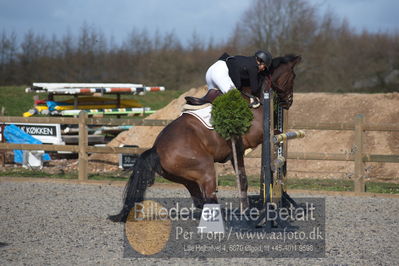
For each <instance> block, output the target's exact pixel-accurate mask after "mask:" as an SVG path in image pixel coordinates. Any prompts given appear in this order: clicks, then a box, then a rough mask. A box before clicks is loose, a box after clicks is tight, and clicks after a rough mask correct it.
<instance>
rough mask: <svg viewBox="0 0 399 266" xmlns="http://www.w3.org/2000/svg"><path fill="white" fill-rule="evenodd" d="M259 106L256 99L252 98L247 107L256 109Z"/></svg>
mask: <svg viewBox="0 0 399 266" xmlns="http://www.w3.org/2000/svg"><path fill="white" fill-rule="evenodd" d="M259 106H260V100H259V98H258V97H256V96H253V97H251V98H250V99H249V107H251V108H258V107H259Z"/></svg>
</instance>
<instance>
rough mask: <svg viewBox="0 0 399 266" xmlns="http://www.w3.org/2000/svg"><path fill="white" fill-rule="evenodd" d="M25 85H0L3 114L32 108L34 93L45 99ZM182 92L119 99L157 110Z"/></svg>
mask: <svg viewBox="0 0 399 266" xmlns="http://www.w3.org/2000/svg"><path fill="white" fill-rule="evenodd" d="M26 87H29V86H24V87H20V86H18V87H15V86H14V87H0V108H1V107H4V108H5V112H4V115H5V116H22V114H23V113H24V112H27V111H28V110H29V109H32V108H33V96H34V95H38V96H39V99H41V100H46V99H47V94H45V93H37V94H35V93H26V92H25V88H26ZM184 92H185V91H183V90H166V91H160V92H148V93H146V94H145V95H122V96H121V99H122V100H123V99H126V100H127V99H134V100H137V101H138V102H140V103H141V104H142V105H143V106H145V107H151V109H152V110H158V109H160V108H162V107H164V106H166V105H167V104H168V103H169V102H170V101H172V100H173V99H175V98H177V97H179V96H180V95H181V94H183V93H184ZM104 97H107V98H115V99H116V96H115V95H112V94H110V95H105V96H104ZM68 99H73V96H64V95H62V96H61V95H58V96H55V100H56V101H63V100H68Z"/></svg>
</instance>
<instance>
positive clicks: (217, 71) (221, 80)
mask: <svg viewBox="0 0 399 266" xmlns="http://www.w3.org/2000/svg"><path fill="white" fill-rule="evenodd" d="M205 79H206V84H207V85H208V90H210V89H220V90H221V91H222V92H223V93H226V92H228V91H229V90H231V89H232V88H235V87H236V86H235V85H234V83H233V81H232V80H231V78H230V76H229V69H228V68H227V64H226V62H225V61H222V60H218V61H217V62H216V63H214V64H213V65H211V66H210V67H209V68H208V71H207V72H206V75H205Z"/></svg>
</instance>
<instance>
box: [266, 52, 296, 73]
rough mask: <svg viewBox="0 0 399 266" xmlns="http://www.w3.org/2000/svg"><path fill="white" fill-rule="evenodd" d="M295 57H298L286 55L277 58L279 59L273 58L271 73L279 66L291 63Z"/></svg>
mask: <svg viewBox="0 0 399 266" xmlns="http://www.w3.org/2000/svg"><path fill="white" fill-rule="evenodd" d="M296 57H298V56H297V55H294V54H288V55H285V56H279V57H275V58H273V60H272V65H271V71H273V69H276V68H277V67H278V66H279V65H280V64H286V63H288V62H291V61H292V60H294V58H296Z"/></svg>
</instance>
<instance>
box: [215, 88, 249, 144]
mask: <svg viewBox="0 0 399 266" xmlns="http://www.w3.org/2000/svg"><path fill="white" fill-rule="evenodd" d="M211 114H212V119H211V123H212V125H213V126H214V128H215V130H216V132H217V133H219V134H220V135H221V136H222V137H223V138H224V139H226V140H228V139H231V138H233V137H238V136H242V135H244V134H245V133H246V132H247V131H248V129H249V128H250V126H251V122H252V119H253V114H252V112H251V110H250V108H249V106H248V103H247V102H246V101H245V100H244V98H243V97H242V96H241V93H240V92H239V91H238V90H237V89H233V90H230V91H228V92H227V93H226V94H223V95H221V96H219V97H218V98H216V99H215V101H214V102H213V108H212V113H211Z"/></svg>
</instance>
